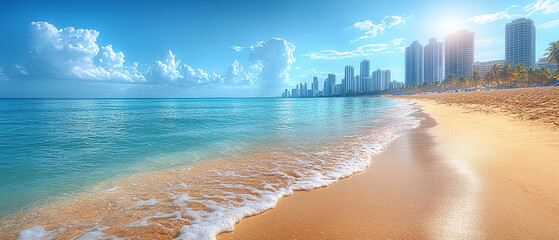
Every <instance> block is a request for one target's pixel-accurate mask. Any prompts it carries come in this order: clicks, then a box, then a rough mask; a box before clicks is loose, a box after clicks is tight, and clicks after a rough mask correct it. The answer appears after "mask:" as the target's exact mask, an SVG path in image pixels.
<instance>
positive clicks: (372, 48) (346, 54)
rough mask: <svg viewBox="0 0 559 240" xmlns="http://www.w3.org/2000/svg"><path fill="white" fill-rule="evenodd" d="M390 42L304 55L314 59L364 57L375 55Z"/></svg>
mask: <svg viewBox="0 0 559 240" xmlns="http://www.w3.org/2000/svg"><path fill="white" fill-rule="evenodd" d="M387 47H388V44H385V43H378V44H366V45H363V46H359V47H357V48H356V49H354V50H351V51H342V52H339V51H336V50H322V51H318V52H310V53H307V54H303V55H304V56H308V57H310V58H312V59H328V60H331V59H344V58H352V57H362V56H369V55H373V54H374V53H376V52H380V51H382V50H385V49H387Z"/></svg>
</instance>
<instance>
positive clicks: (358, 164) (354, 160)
mask: <svg viewBox="0 0 559 240" xmlns="http://www.w3.org/2000/svg"><path fill="white" fill-rule="evenodd" d="M415 111H416V110H415V109H414V108H412V106H411V102H408V101H402V102H401V103H400V105H399V106H397V107H396V110H395V111H394V112H393V114H394V115H396V116H391V118H387V119H388V120H391V119H397V118H398V119H400V121H399V122H397V123H394V125H393V126H390V129H388V128H387V129H385V131H382V132H378V136H377V135H375V136H374V137H375V138H376V139H377V140H378V141H377V142H371V141H369V139H364V141H363V144H361V145H358V146H355V147H354V148H352V149H344V151H343V152H348V154H347V156H345V155H344V156H342V157H344V159H343V160H340V161H337V162H336V163H337V164H336V165H335V166H332V167H329V168H327V170H328V171H326V172H323V171H318V170H315V169H313V168H312V167H313V166H312V163H308V162H304V160H299V159H296V162H297V163H299V164H301V165H306V166H309V167H310V168H309V169H308V170H306V171H305V170H304V169H302V170H301V171H299V170H296V169H293V171H292V173H291V174H286V173H284V172H281V171H277V170H276V171H269V172H267V173H264V174H265V175H267V176H271V175H277V176H281V177H284V178H286V179H291V180H294V182H293V184H291V185H289V186H288V187H282V188H276V187H272V186H271V185H269V184H264V185H263V190H258V189H255V188H252V187H248V186H244V185H242V184H238V185H230V184H221V186H222V187H225V188H236V189H244V190H250V191H251V192H252V193H254V194H255V195H256V196H259V197H258V198H255V197H254V196H253V195H250V194H235V195H234V197H240V198H242V199H244V200H243V201H242V203H241V204H240V206H237V207H231V206H227V205H220V204H218V203H216V202H215V201H212V200H208V199H206V200H195V199H192V198H190V199H188V200H190V201H195V202H199V203H203V204H205V205H206V207H208V209H212V211H211V212H206V211H189V212H188V213H187V214H188V215H189V216H191V217H192V218H194V220H193V221H191V224H190V225H186V226H183V227H182V228H181V229H180V235H179V237H178V238H177V239H183V240H190V239H215V236H216V235H217V234H219V233H221V232H227V231H232V230H233V226H234V224H235V223H237V222H239V221H241V219H243V218H245V217H247V216H251V215H255V214H258V213H261V212H263V211H265V210H268V209H270V208H273V207H274V206H275V205H276V203H277V202H278V201H279V199H281V198H282V197H284V196H287V195H290V194H292V193H293V191H296V190H311V189H314V188H318V187H324V186H328V185H330V184H332V183H334V182H336V181H338V180H339V179H341V178H345V177H349V176H351V175H352V174H355V173H357V172H360V171H363V170H364V169H366V168H367V167H368V166H369V165H370V163H371V160H372V157H373V156H374V155H376V154H378V153H380V152H382V150H384V149H385V148H386V146H388V144H389V143H390V142H392V141H394V140H395V139H397V138H398V137H399V136H400V135H401V133H402V131H404V130H407V129H411V128H415V127H418V126H419V123H420V121H419V120H418V119H416V118H415V117H412V116H411V115H410V114H411V113H413V112H415ZM334 152H335V151H334ZM330 154H331V151H320V152H316V153H314V156H315V157H316V158H317V161H318V162H323V160H321V159H320V157H322V156H325V157H331V156H329V155H330ZM278 167H279V165H278ZM216 173H217V174H219V175H221V176H225V175H229V176H233V175H235V176H238V174H236V173H232V172H224V173H219V172H216ZM226 193H228V194H231V193H230V192H226ZM206 197H207V198H216V197H217V198H220V199H228V198H231V196H230V195H229V196H214V195H212V196H206ZM188 200H187V201H188ZM182 202H183V203H184V201H182Z"/></svg>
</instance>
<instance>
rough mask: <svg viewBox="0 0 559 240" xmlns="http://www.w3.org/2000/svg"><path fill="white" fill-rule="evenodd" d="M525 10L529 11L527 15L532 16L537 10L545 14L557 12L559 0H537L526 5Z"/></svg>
mask: <svg viewBox="0 0 559 240" xmlns="http://www.w3.org/2000/svg"><path fill="white" fill-rule="evenodd" d="M524 10H526V11H527V12H528V14H527V16H530V15H532V14H534V13H536V12H542V13H544V14H550V13H557V12H559V1H557V0H536V1H534V2H532V3H530V4H528V5H526V6H524Z"/></svg>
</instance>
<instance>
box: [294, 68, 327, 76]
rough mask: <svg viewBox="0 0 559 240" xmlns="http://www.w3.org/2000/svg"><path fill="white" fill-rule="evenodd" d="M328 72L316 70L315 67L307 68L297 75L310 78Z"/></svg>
mask: <svg viewBox="0 0 559 240" xmlns="http://www.w3.org/2000/svg"><path fill="white" fill-rule="evenodd" d="M326 74H328V72H326V71H321V72H319V71H317V70H316V69H315V68H311V69H307V70H305V71H304V72H303V73H301V74H300V75H299V78H311V77H315V76H319V75H326Z"/></svg>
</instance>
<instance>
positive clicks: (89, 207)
mask: <svg viewBox="0 0 559 240" xmlns="http://www.w3.org/2000/svg"><path fill="white" fill-rule="evenodd" d="M402 102H404V101H402ZM405 102H409V101H405ZM398 106H399V107H398V108H396V109H394V110H395V111H394V112H387V113H386V114H385V115H383V117H381V118H379V119H378V122H376V123H375V124H378V125H375V124H372V125H370V124H367V125H368V126H369V125H370V126H371V127H370V128H367V129H366V130H364V131H363V132H360V133H358V134H355V135H352V136H351V137H347V138H344V139H341V142H340V141H338V140H329V141H327V142H323V143H321V144H315V145H312V144H311V145H309V146H307V147H305V148H304V149H295V148H294V149H291V148H281V149H277V148H270V149H271V150H269V151H265V149H261V150H258V151H254V152H250V153H247V154H244V155H242V157H240V156H239V157H232V158H227V159H221V160H215V161H207V162H204V163H202V162H200V163H198V164H193V165H188V166H182V167H173V168H171V169H166V170H162V171H155V172H149V173H145V174H138V175H134V176H131V177H127V178H124V179H120V180H119V181H114V182H113V183H114V184H110V186H107V187H106V188H103V189H98V190H99V191H93V192H91V193H86V194H84V195H79V196H76V197H73V198H70V199H68V200H63V201H57V202H55V203H53V204H49V205H46V206H41V207H37V208H33V209H29V210H25V211H23V212H20V213H17V214H14V215H13V216H11V217H9V218H4V219H0V223H1V224H0V225H2V227H0V229H2V232H0V238H6V239H12V238H16V237H17V236H27V237H28V239H34V238H37V236H41V237H42V238H57V239H71V238H80V237H89V238H100V237H141V238H156V239H174V238H177V237H180V238H181V239H183V238H186V239H205V238H213V237H214V236H215V235H216V234H217V233H219V232H221V231H224V230H229V229H232V227H233V224H234V223H235V222H238V221H240V220H241V219H242V218H244V217H245V216H252V215H255V214H258V213H260V212H262V211H264V210H266V209H270V208H273V207H274V206H275V204H276V203H277V200H278V199H280V198H282V197H284V196H286V195H290V194H292V192H293V191H297V190H305V189H314V188H320V187H323V186H326V185H330V184H331V183H333V182H336V181H338V180H339V179H343V178H347V177H348V176H349V175H352V174H354V173H356V172H360V171H362V170H363V169H365V168H366V166H368V165H369V163H370V156H372V155H375V154H377V153H378V152H379V151H381V150H382V149H384V148H385V146H386V145H387V144H388V143H389V142H391V141H392V140H393V139H394V138H395V137H396V135H398V133H401V131H402V129H407V128H410V127H412V125H415V124H416V123H417V122H418V121H416V120H413V118H412V117H410V116H408V114H409V113H411V112H414V111H416V110H415V109H416V107H412V106H411V105H410V104H409V103H405V104H401V105H400V104H398ZM383 113H384V112H383ZM395 122H399V123H400V124H395ZM395 134H396V135H395ZM350 158H351V159H352V160H348V159H350ZM247 177H248V178H247ZM24 239H25V238H24Z"/></svg>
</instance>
